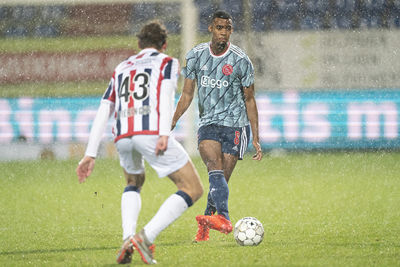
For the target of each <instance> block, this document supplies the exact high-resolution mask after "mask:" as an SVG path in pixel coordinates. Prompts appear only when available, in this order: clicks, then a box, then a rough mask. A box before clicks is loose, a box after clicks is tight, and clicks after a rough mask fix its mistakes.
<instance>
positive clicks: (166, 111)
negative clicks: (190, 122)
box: [155, 64, 178, 156]
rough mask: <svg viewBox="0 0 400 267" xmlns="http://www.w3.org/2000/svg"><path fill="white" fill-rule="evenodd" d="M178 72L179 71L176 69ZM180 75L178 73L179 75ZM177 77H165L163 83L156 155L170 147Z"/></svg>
mask: <svg viewBox="0 0 400 267" xmlns="http://www.w3.org/2000/svg"><path fill="white" fill-rule="evenodd" d="M176 65H177V64H176ZM176 72H177V71H176ZM177 76H178V75H176V77H177ZM176 88H177V78H176V79H165V80H164V81H163V82H162V83H161V93H160V129H159V138H158V141H157V144H156V151H155V152H156V155H157V156H158V155H162V154H163V153H164V151H166V150H167V148H168V138H169V134H170V132H171V123H172V115H173V112H174V104H175V91H176Z"/></svg>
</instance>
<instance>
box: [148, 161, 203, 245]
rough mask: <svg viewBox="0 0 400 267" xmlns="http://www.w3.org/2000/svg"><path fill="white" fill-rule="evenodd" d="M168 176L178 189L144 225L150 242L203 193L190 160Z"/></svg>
mask: <svg viewBox="0 0 400 267" xmlns="http://www.w3.org/2000/svg"><path fill="white" fill-rule="evenodd" d="M168 177H169V178H170V179H171V181H173V182H174V183H175V185H176V186H177V188H178V191H177V192H176V193H174V194H172V195H171V196H170V197H169V198H167V199H166V200H165V202H164V203H163V204H162V205H161V207H160V209H159V210H158V212H157V213H156V215H155V216H154V217H153V218H152V219H151V220H150V222H149V223H148V224H147V225H146V226H145V227H144V230H145V233H146V235H147V238H148V239H149V241H150V242H153V241H154V239H155V238H156V237H157V235H158V234H159V233H160V232H161V231H162V230H164V229H165V228H166V227H167V226H168V225H170V224H171V223H172V222H174V221H175V220H176V219H177V218H179V217H180V216H181V215H182V213H183V212H184V211H185V210H186V209H187V208H189V207H190V206H192V205H193V203H194V202H196V201H197V200H198V199H199V198H200V197H201V195H202V194H203V186H202V184H201V181H200V177H199V175H198V173H197V171H196V169H195V167H194V165H193V163H192V162H191V161H190V160H188V161H187V163H186V164H185V165H184V166H183V167H182V168H180V169H179V170H177V171H175V172H173V173H171V174H170V175H168Z"/></svg>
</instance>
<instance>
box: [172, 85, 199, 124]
mask: <svg viewBox="0 0 400 267" xmlns="http://www.w3.org/2000/svg"><path fill="white" fill-rule="evenodd" d="M194 88H195V80H192V79H189V78H186V79H185V82H184V84H183V89H182V94H181V97H180V98H179V101H178V104H177V105H176V110H175V113H174V117H173V118H172V126H171V130H173V129H174V128H175V126H176V123H177V122H178V120H179V118H180V117H181V116H182V115H183V113H185V111H186V110H187V109H188V107H189V106H190V103H192V100H193V96H194Z"/></svg>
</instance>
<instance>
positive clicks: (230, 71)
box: [222, 64, 233, 76]
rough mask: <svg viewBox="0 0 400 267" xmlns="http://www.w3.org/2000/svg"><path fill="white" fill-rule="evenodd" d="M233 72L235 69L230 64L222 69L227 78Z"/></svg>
mask: <svg viewBox="0 0 400 267" xmlns="http://www.w3.org/2000/svg"><path fill="white" fill-rule="evenodd" d="M232 72H233V67H232V66H231V65H229V64H225V65H224V66H223V67H222V73H223V74H225V75H226V76H228V75H231V74H232Z"/></svg>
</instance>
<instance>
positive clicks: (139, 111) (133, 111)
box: [117, 105, 151, 119]
mask: <svg viewBox="0 0 400 267" xmlns="http://www.w3.org/2000/svg"><path fill="white" fill-rule="evenodd" d="M150 113H151V108H150V106H147V105H146V106H141V107H139V108H128V109H123V110H121V111H119V113H118V115H117V117H118V118H119V119H121V118H126V117H133V116H135V115H148V114H150Z"/></svg>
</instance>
